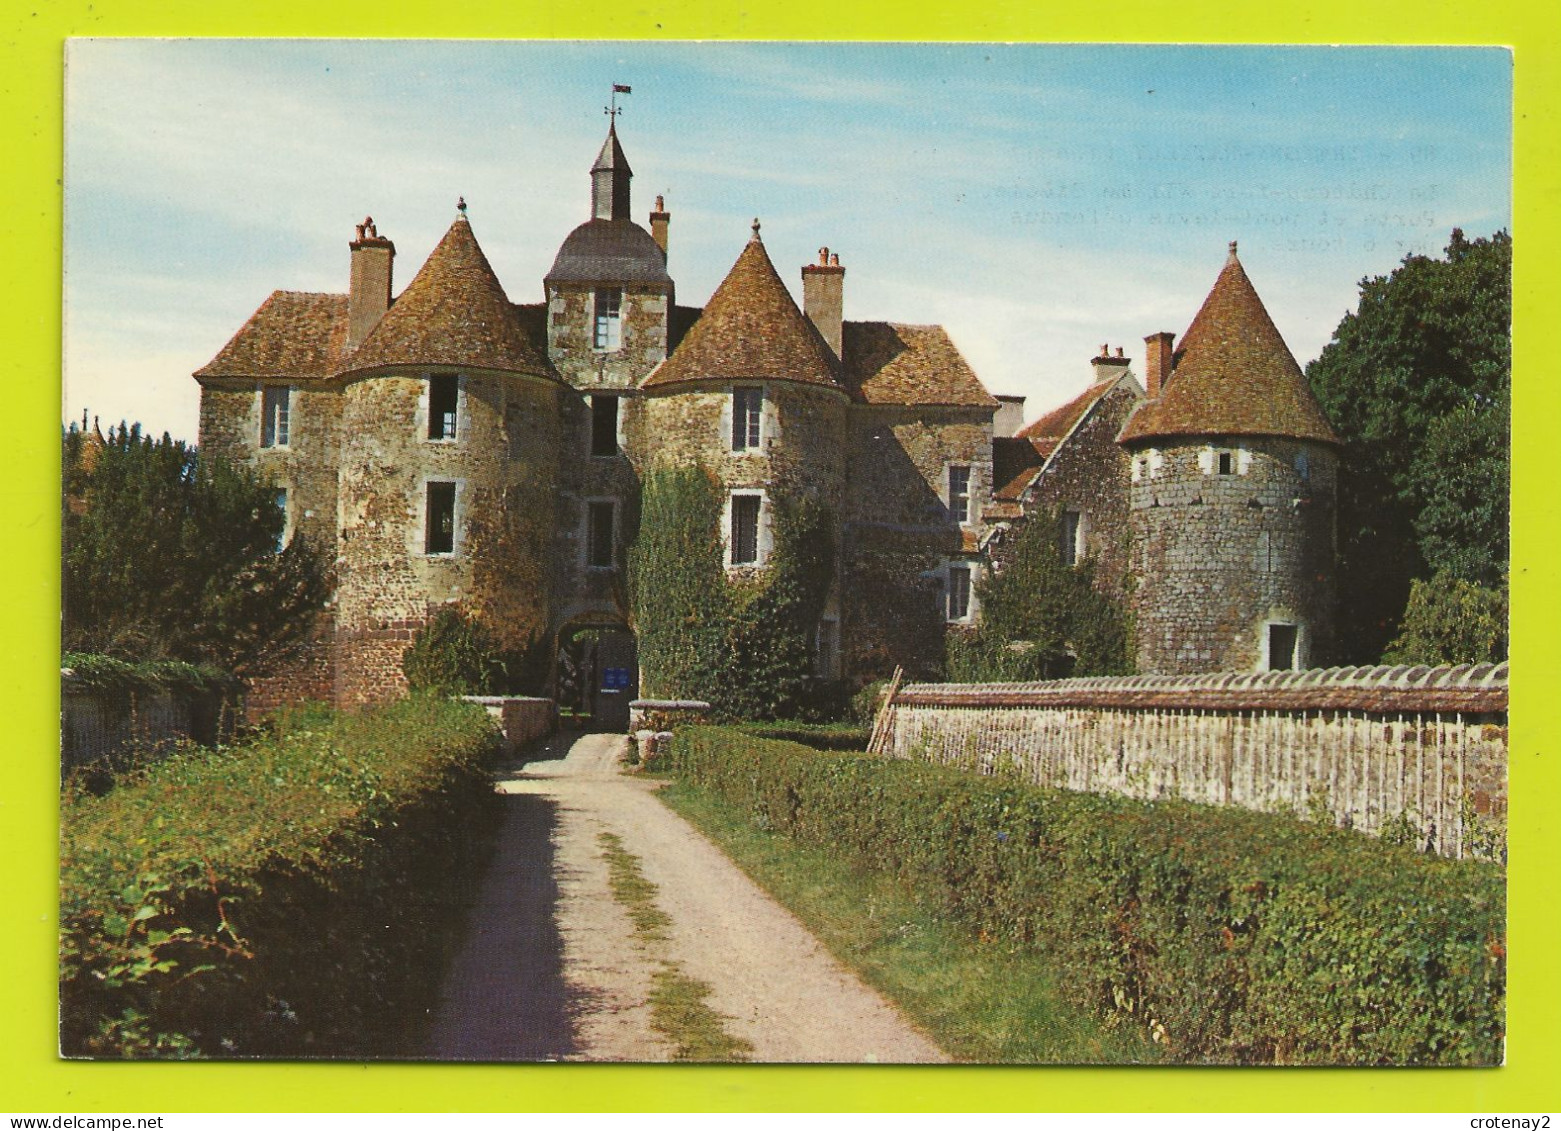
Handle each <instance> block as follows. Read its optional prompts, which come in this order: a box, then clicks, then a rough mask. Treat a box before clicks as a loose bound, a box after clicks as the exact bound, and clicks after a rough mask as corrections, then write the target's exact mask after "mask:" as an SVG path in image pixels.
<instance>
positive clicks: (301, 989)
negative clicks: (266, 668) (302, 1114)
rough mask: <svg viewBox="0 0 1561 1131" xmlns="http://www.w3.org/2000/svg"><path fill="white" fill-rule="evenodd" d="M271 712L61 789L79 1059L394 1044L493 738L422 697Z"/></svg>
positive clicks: (435, 945)
mask: <svg viewBox="0 0 1561 1131" xmlns="http://www.w3.org/2000/svg"><path fill="white" fill-rule="evenodd" d="M275 725H276V733H274V734H272V735H270V736H267V737H263V738H259V739H256V740H255V741H253V742H250V743H246V744H244V745H242V746H237V747H231V748H225V749H219V750H215V751H193V752H184V753H180V754H176V755H175V756H173V757H171V758H169V759H168V760H166V761H164V762H161V763H159V764H157V765H156V766H154V767H152V768H151V769H149V770H148V771H146V773H145V774H144V775H142V776H141V777H139V778H137V779H135V780H133V781H129V782H126V783H123V784H121V785H120V786H119V788H117V789H115V790H113V791H112V792H111V793H109V794H106V795H104V796H101V797H98V796H91V795H86V794H80V793H76V794H68V795H67V797H66V798H65V801H64V805H63V812H62V840H61V897H60V900H61V901H60V920H61V970H60V974H61V1048H62V1050H63V1051H64V1052H65V1053H66V1055H71V1056H255V1055H294V1056H296V1055H332V1056H347V1055H377V1054H378V1055H385V1054H392V1053H395V1052H397V1051H401V1050H400V1049H399V1047H398V1045H397V1041H399V1040H401V1039H402V1037H403V1033H402V1031H401V1030H402V1028H403V1026H402V1019H403V1018H404V1017H405V1016H406V1015H407V1014H408V1012H417V1011H416V1010H410V1011H409V1010H408V1003H409V1002H410V1001H412V1000H413V999H415V998H417V996H418V995H419V994H422V995H424V996H426V994H427V993H428V992H429V990H428V988H427V987H426V986H425V985H423V984H422V983H427V982H429V981H430V975H429V972H428V971H429V968H430V966H434V967H437V965H438V963H439V962H440V961H441V959H442V956H443V955H442V950H441V948H442V946H443V945H444V939H445V938H446V926H447V924H448V923H449V921H450V920H451V918H452V913H453V912H456V914H454V916H453V917H454V918H455V919H456V920H457V921H458V920H459V914H458V910H459V909H458V908H457V907H454V906H453V904H454V903H459V902H460V900H461V896H462V893H461V892H460V891H459V884H458V883H453V882H452V877H459V876H461V875H463V874H467V872H468V871H469V868H468V867H467V866H468V865H470V864H471V862H472V861H471V860H470V859H469V856H470V854H471V853H472V852H473V851H475V849H474V846H475V845H476V844H478V843H479V842H480V841H481V839H482V838H481V837H480V836H475V835H473V823H474V819H475V818H476V815H477V814H478V813H480V812H481V811H482V805H483V801H484V799H485V798H491V797H492V793H491V790H490V789H489V788H488V787H487V784H486V777H485V774H484V770H483V767H484V765H485V763H486V761H487V759H488V758H489V756H490V755H491V754H492V753H493V752H494V751H495V750H496V749H497V743H498V734H497V732H496V731H495V730H494V729H493V727H492V725H491V723H490V721H489V720H488V717H487V715H486V714H485V712H483V711H482V709H481V708H478V707H473V706H470V705H468V704H461V703H452V702H448V701H444V700H437V699H429V698H417V699H412V700H408V701H405V702H402V703H399V704H396V705H393V706H391V707H388V708H385V709H382V710H379V711H376V712H372V713H367V714H364V715H359V716H350V717H349V716H339V715H336V714H334V713H332V712H330V711H328V710H326V709H324V708H314V709H309V710H303V711H298V712H292V713H284V714H283V715H281V716H279V717H278V720H277V722H276V724H275ZM433 981H434V982H435V984H436V981H437V979H436V978H435V979H433Z"/></svg>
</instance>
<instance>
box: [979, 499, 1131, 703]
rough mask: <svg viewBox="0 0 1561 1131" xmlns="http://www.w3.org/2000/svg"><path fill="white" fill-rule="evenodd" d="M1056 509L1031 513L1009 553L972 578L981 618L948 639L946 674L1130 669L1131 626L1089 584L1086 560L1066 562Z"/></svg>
mask: <svg viewBox="0 0 1561 1131" xmlns="http://www.w3.org/2000/svg"><path fill="white" fill-rule="evenodd" d="M1061 537H1062V523H1061V517H1060V514H1059V513H1058V512H1053V513H1051V514H1037V515H1033V516H1031V517H1030V518H1029V519H1028V520H1026V521H1025V522H1024V523H1023V524H1021V526H1020V528H1019V533H1018V536H1017V538H1016V539H1015V540H1014V543H1013V547H1012V549H1011V550H1010V552H1009V554H1008V555H1007V557H1008V560H1007V561H1006V563H1005V564H1004V565H1003V568H1002V570H1001V571H994V572H992V573H989V574H988V575H986V576H985V577H983V578H982V579H981V580H980V581H979V582H977V584H976V593H977V596H978V598H979V603H980V606H981V623H980V624H979V625H977V626H976V628H975V630H974V631H973V632H970V633H966V634H961V635H958V636H953V637H951V638H950V640H949V650H948V652H949V655H948V674H949V678H950V679H952V680H954V681H956V682H960V683H986V682H998V683H1003V682H1016V681H1022V680H1034V679H1060V678H1062V677H1065V676H1072V675H1079V676H1086V675H1124V674H1127V673H1128V672H1130V671H1131V670H1132V662H1131V660H1130V658H1129V657H1130V651H1131V650H1130V642H1131V640H1132V635H1133V634H1132V631H1131V627H1130V625H1129V623H1128V618H1127V615H1126V614H1125V613H1124V612H1123V610H1122V608H1121V607H1120V606H1119V605H1118V603H1117V602H1116V601H1114V600H1113V599H1112V598H1110V597H1108V596H1107V595H1106V594H1104V593H1102V592H1100V591H1099V590H1098V589H1096V588H1095V577H1094V567H1093V565H1092V564H1091V563H1089V562H1081V563H1079V564H1078V565H1073V566H1070V565H1065V564H1063V561H1062V554H1061V552H1060V550H1059V546H1060V544H1061Z"/></svg>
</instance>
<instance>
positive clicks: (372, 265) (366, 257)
mask: <svg viewBox="0 0 1561 1131" xmlns="http://www.w3.org/2000/svg"><path fill="white" fill-rule="evenodd" d="M347 246H348V247H350V248H351V249H352V275H351V280H350V283H349V285H348V290H347V348H348V349H357V348H358V346H359V344H361V343H362V341H363V339H364V338H366V337H368V336H369V331H370V330H372V329H374V327H375V325H376V324H377V323H378V322H379V320H380V318H381V317H382V316H383V315H384V313H385V311H387V310H389V309H390V267H391V264H392V263H393V262H394V261H395V258H396V245H395V244H393V243H391V242H390V241H389V240H387V239H384V238H382V237H381V236H380V234H379V232H378V230H376V229H375V227H374V217H372V216H365V217H364V218H363V223H361V224H359V225H358V238H357V239H355V240H353V241H352V242H351V243H350V244H348V245H347Z"/></svg>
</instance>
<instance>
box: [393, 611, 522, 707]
mask: <svg viewBox="0 0 1561 1131" xmlns="http://www.w3.org/2000/svg"><path fill="white" fill-rule="evenodd" d="M401 672H402V674H403V675H405V676H406V677H407V686H408V687H410V688H411V689H412V690H413V691H427V692H431V693H433V694H436V695H498V694H502V693H503V692H504V691H505V690H506V684H507V679H508V664H507V663H506V657H505V655H504V653H503V650H502V649H501V648H500V647H499V644H498V641H497V640H495V639H494V637H493V634H492V633H490V632H489V631H488V629H487V627H486V626H485V625H483V624H482V622H481V621H478V620H475V619H474V618H472V617H469V616H467V615H466V614H464V613H463V612H461V611H460V610H459V609H456V608H453V607H451V606H448V605H446V606H445V607H444V608H442V609H440V610H439V611H438V612H437V613H435V614H434V616H433V617H432V618H430V619H429V620H428V621H427V623H425V624H424V625H423V627H422V628H420V629H418V630H417V635H416V636H414V637H413V638H412V643H411V644H410V645H409V646H408V647H407V650H406V651H405V652H404V653H402V656H401Z"/></svg>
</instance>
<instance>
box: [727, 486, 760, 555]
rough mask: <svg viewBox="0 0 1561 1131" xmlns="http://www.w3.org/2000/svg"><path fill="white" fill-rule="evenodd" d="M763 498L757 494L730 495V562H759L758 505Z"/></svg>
mask: <svg viewBox="0 0 1561 1131" xmlns="http://www.w3.org/2000/svg"><path fill="white" fill-rule="evenodd" d="M762 502H763V500H762V499H761V498H760V496H758V495H733V496H732V540H731V551H732V564H733V565H734V566H741V565H758V564H759V506H760V504H761V503H762Z"/></svg>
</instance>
